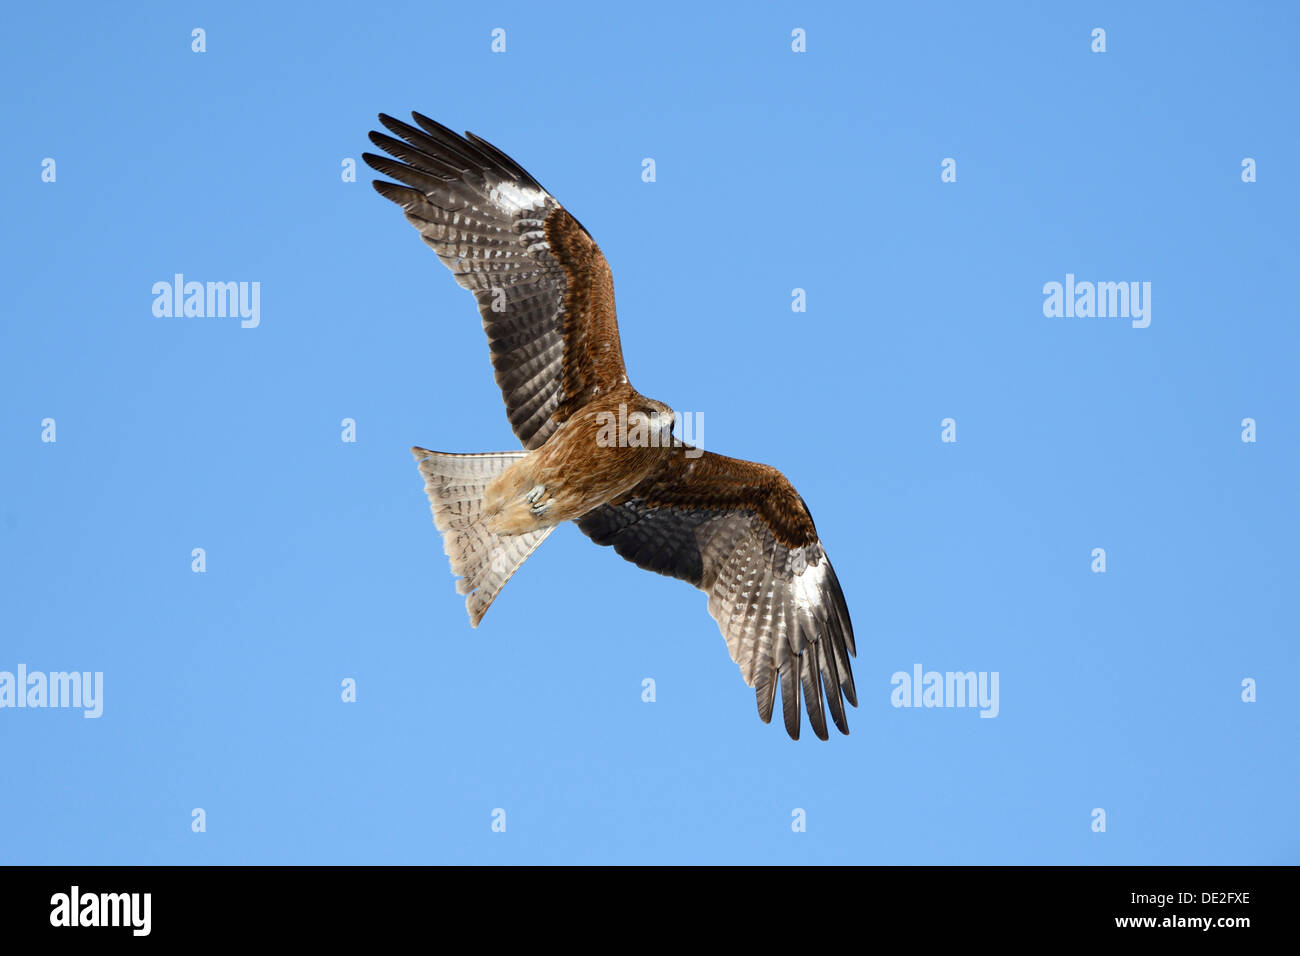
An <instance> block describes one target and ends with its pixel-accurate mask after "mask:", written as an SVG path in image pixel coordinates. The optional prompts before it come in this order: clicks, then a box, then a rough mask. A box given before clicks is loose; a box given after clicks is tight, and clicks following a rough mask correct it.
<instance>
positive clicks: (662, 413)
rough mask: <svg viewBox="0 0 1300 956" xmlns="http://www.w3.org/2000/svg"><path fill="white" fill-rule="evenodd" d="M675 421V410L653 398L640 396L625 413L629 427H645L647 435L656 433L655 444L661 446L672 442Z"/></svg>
mask: <svg viewBox="0 0 1300 956" xmlns="http://www.w3.org/2000/svg"><path fill="white" fill-rule="evenodd" d="M676 421H677V414H676V412H674V411H673V410H672V409H671V408H669V407H668V406H667V405H665V404H664V403H663V402H657V401H655V400H654V399H653V398H642V399H641V400H640V401H638V402H637V404H636V405H635V406H634V407H633V408H632V409H631V410H629V411H628V415H627V423H628V427H629V428H633V427H638V426H639V427H641V428H644V429H645V432H646V434H647V435H649V434H654V435H657V436H658V438H659V440H658V442H656V444H658V445H661V446H666V445H670V444H671V443H672V433H673V425H674V424H675V423H676Z"/></svg>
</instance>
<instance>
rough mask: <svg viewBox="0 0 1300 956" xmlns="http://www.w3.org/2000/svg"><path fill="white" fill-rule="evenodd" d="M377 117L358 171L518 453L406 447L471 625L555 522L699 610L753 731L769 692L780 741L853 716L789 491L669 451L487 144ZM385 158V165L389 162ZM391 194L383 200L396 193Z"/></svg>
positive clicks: (841, 638) (578, 266)
mask: <svg viewBox="0 0 1300 956" xmlns="http://www.w3.org/2000/svg"><path fill="white" fill-rule="evenodd" d="M412 115H413V117H414V119H415V122H416V124H417V125H416V126H411V125H409V124H407V123H403V122H401V121H400V120H396V119H393V118H392V117H390V116H386V115H383V114H380V117H379V119H380V122H381V123H383V125H384V126H385V128H387V129H388V130H389V132H391V133H393V134H395V135H396V136H397V137H400V138H394V137H393V136H389V135H386V134H384V133H379V132H372V133H371V134H370V139H371V141H372V142H373V143H374V144H375V145H376V146H378V147H379V148H381V149H383V150H384V151H385V152H387V153H388V154H389V156H378V155H375V154H372V153H366V154H364V159H365V160H366V162H367V163H369V164H370V165H371V166H372V167H373V168H374V169H376V170H378V171H379V172H381V173H383V174H384V175H387V176H389V177H391V178H392V179H395V180H397V181H398V182H397V183H392V182H385V181H376V182H375V188H376V189H377V190H378V191H379V192H380V193H381V194H382V195H384V196H386V197H387V198H389V199H391V200H393V201H394V202H396V203H397V204H398V205H400V206H401V207H402V208H403V210H405V212H406V218H407V219H408V220H409V221H410V222H411V224H412V225H414V226H415V227H416V228H417V229H418V230H419V231H420V235H421V236H422V237H423V239H424V241H425V242H426V243H428V244H429V245H430V246H431V247H432V248H433V250H434V251H435V252H436V253H437V254H438V257H439V258H440V259H441V260H442V262H443V263H444V264H445V265H446V266H447V267H448V268H449V269H451V271H452V273H453V274H454V276H455V277H456V281H457V282H459V283H460V284H461V285H462V286H464V287H465V288H467V289H469V290H471V291H472V292H473V293H474V297H475V299H477V301H478V304H479V314H480V315H481V317H482V320H483V329H484V331H485V332H486V333H487V337H488V343H489V345H490V347H491V354H492V366H493V369H494V371H495V375H496V381H497V384H498V386H500V388H501V394H502V398H503V399H504V400H505V405H506V414H507V416H508V418H509V420H510V424H511V427H512V428H513V429H514V432H515V435H516V436H517V437H518V439H519V441H520V442H521V443H522V445H523V447H524V450H523V451H518V452H497V453H488V454H479V455H454V454H448V453H444V452H433V451H429V450H427V449H424V448H418V447H417V448H413V449H412V451H413V453H414V454H415V457H416V460H417V462H418V463H419V467H420V471H421V473H422V474H423V476H424V479H425V491H426V493H427V494H428V496H429V501H430V505H431V508H432V511H433V516H434V522H435V523H436V525H437V527H438V529H439V531H441V532H442V535H443V542H444V546H445V550H446V552H447V554H448V556H449V558H450V561H451V566H452V571H453V573H454V574H456V575H457V576H458V578H459V580H458V581H457V589H458V590H459V591H460V592H461V593H462V594H465V595H466V608H467V610H468V611H469V615H470V622H471V624H473V625H474V626H476V627H477V626H478V623H479V621H480V620H481V619H482V616H483V614H484V613H486V611H487V609H488V607H489V606H490V605H491V603H492V601H493V600H494V599H495V598H496V595H497V594H498V593H500V590H501V588H502V587H503V586H504V585H505V583H506V581H508V580H509V578H510V576H511V575H513V574H514V572H515V571H516V570H517V569H518V567H519V566H520V565H521V564H522V563H523V562H524V561H525V560H526V559H527V557H528V556H529V555H530V554H531V553H532V552H533V551H534V550H536V548H537V547H539V546H540V545H541V543H542V542H543V541H545V540H546V537H547V536H548V535H549V534H550V533H551V531H552V530H554V528H555V527H556V526H557V525H558V524H559V523H561V522H564V521H575V522H576V523H577V525H578V527H579V528H580V529H581V530H582V531H583V532H584V533H585V534H586V535H587V536H588V537H590V538H591V539H592V540H593V541H595V542H596V543H597V544H601V545H610V546H612V547H613V548H614V550H615V551H616V552H617V553H618V554H620V555H621V556H623V557H624V558H626V559H628V560H629V561H632V562H633V563H635V564H636V565H637V566H639V567H642V568H645V569H647V570H650V571H655V572H657V573H659V574H666V575H669V576H672V577H676V578H680V579H682V580H684V581H687V582H689V583H690V584H692V585H694V586H695V587H697V588H699V589H701V590H702V591H704V592H705V593H706V594H708V596H709V613H710V614H712V615H713V617H714V618H715V619H716V620H717V622H718V626H719V628H720V629H721V631H722V634H723V637H724V638H725V639H726V641H727V647H728V650H729V651H730V652H731V657H732V660H734V661H735V662H736V664H737V665H738V666H739V667H740V671H741V675H742V676H743V677H744V679H745V682H746V683H747V684H749V686H751V687H753V688H754V690H755V694H756V697H757V701H758V710H759V715H760V717H762V719H763V720H764V721H770V720H771V717H772V710H773V706H774V704H775V700H776V691H777V688H778V686H779V687H780V690H781V703H782V712H783V715H784V720H785V726H786V730H787V732H788V733H789V734H790V736H791V737H794V738H796V739H797V738H798V736H799V723H800V706H799V705H800V700H799V698H800V696H801V692H802V696H803V702H804V706H805V707H806V709H807V712H808V717H809V720H810V721H811V723H812V726H813V730H814V732H815V733H816V734H817V736H818V737H820V738H822V739H826V737H827V724H826V712H827V711H829V712H830V716H831V720H832V721H833V722H834V724H835V726H836V727H838V728H839V730H840V731H841V732H842V733H846V734H847V733H848V723H847V721H846V719H845V713H844V701H845V700H847V701H848V702H849V703H850V704H852V705H854V706H856V705H857V694H856V691H855V689H854V685H853V673H852V670H851V668H850V664H849V659H850V657H852V656H854V655H855V654H856V649H855V647H854V641H853V627H852V624H851V623H850V620H849V612H848V607H847V606H846V604H845V602H844V594H843V591H842V590H841V588H840V584H839V581H838V579H837V578H836V576H835V571H834V569H833V568H832V567H831V564H830V561H829V559H828V558H827V557H826V553H825V551H824V550H823V549H822V546H821V543H820V541H819V539H818V536H817V529H816V527H815V526H814V525H813V520H812V516H811V515H810V514H809V513H808V508H807V506H806V505H805V504H804V501H803V499H802V498H801V497H799V494H798V492H796V491H795V489H794V487H793V486H792V485H791V484H790V482H789V481H787V480H786V478H785V476H784V475H782V474H781V473H780V472H779V471H777V470H776V469H775V468H772V467H770V466H768V465H760V464H756V463H754V462H749V461H741V460H739V459H735V458H726V457H723V456H722V455H715V454H712V453H711V452H703V451H701V450H700V449H696V448H692V447H690V446H688V445H684V444H682V443H681V442H680V441H678V440H677V439H676V438H674V437H673V436H672V434H671V430H672V425H673V420H674V415H673V412H672V410H671V409H670V408H669V407H668V406H667V405H664V404H663V403H662V402H657V401H655V400H653V399H649V398H646V397H645V396H643V395H641V394H640V393H639V392H637V391H636V389H635V388H633V387H632V385H631V384H630V383H629V382H628V380H627V370H626V368H625V366H624V364H623V351H622V345H621V343H620V340H619V334H618V319H617V316H616V313H615V308H614V280H613V277H612V275H611V274H610V270H609V265H608V263H606V261H605V257H604V256H603V255H602V254H601V252H600V249H599V247H597V245H596V243H595V242H594V241H593V240H592V238H591V236H590V235H589V234H588V233H587V231H586V229H584V228H583V227H582V225H581V224H580V223H579V222H578V221H577V220H576V219H574V218H573V216H571V215H570V214H569V213H568V212H567V211H565V209H564V208H563V207H562V206H561V205H560V204H559V203H558V202H557V201H556V200H555V198H554V197H553V196H551V195H550V193H548V192H547V191H546V190H545V189H543V188H542V187H541V185H539V184H538V183H537V181H536V180H535V179H533V177H532V176H530V175H529V174H528V173H527V172H526V171H524V169H523V168H522V167H520V166H519V165H518V164H517V163H515V162H514V161H513V160H512V159H510V158H509V157H508V156H506V155H505V154H504V153H502V152H501V151H500V150H498V149H497V148H496V147H494V146H492V145H491V144H490V143H488V142H486V141H485V140H483V139H480V138H479V137H477V136H475V135H474V134H472V133H466V134H465V136H464V137H461V136H459V135H457V134H456V133H454V132H452V131H451V130H449V129H447V128H446V127H444V126H441V125H440V124H438V123H435V122H434V121H433V120H431V119H428V118H427V117H424V116H421V115H420V114H418V113H414V114H412ZM390 157H395V158H390ZM399 184H401V185H399Z"/></svg>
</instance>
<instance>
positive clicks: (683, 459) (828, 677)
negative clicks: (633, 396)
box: [578, 446, 858, 740]
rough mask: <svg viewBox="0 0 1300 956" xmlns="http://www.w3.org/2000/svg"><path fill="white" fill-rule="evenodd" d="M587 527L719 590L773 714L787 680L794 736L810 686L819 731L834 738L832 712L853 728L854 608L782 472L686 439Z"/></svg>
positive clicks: (596, 537) (838, 722) (788, 724)
mask: <svg viewBox="0 0 1300 956" xmlns="http://www.w3.org/2000/svg"><path fill="white" fill-rule="evenodd" d="M578 527H579V528H581V529H582V531H583V533H585V534H586V535H587V536H588V537H590V538H591V539H592V540H593V541H595V542H596V543H597V544H604V545H613V547H614V550H615V551H617V552H618V553H619V554H620V555H622V556H623V557H624V558H627V560H629V561H631V562H632V563H634V564H636V565H637V566H638V567H641V568H645V569H646V570H647V571H656V572H658V573H659V574H666V575H669V576H671V577H675V578H681V579H682V580H684V581H688V582H690V583H691V584H693V585H695V587H697V588H699V589H700V590H702V591H704V592H705V593H706V594H708V595H709V613H710V614H712V615H713V617H714V618H715V619H716V620H717V622H718V627H719V628H720V629H721V630H722V636H723V637H724V638H726V640H727V648H728V649H729V650H730V651H731V659H732V660H734V661H735V662H736V664H737V665H739V667H740V673H741V675H742V676H743V677H744V678H745V683H746V684H748V685H749V686H750V687H753V688H754V690H755V694H756V695H757V697H758V713H759V716H760V717H761V718H762V719H763V721H764V722H768V721H770V720H771V719H772V705H773V702H774V701H775V699H776V688H777V683H778V679H779V682H780V685H781V707H782V711H783V713H784V716H785V728H786V731H787V733H789V734H790V736H791V737H793V738H795V739H796V740H797V739H798V738H799V721H800V717H799V692H800V688H801V687H802V689H803V697H804V704H805V706H806V708H807V710H808V719H809V720H810V721H811V723H812V727H813V731H814V732H815V733H816V734H817V736H818V737H820V738H822V739H823V740H825V739H826V737H827V731H826V711H827V710H829V711H830V714H831V718H832V719H833V720H834V722H835V726H836V727H838V728H839V730H840V732H841V733H845V734H847V733H848V732H849V727H848V721H847V720H846V718H845V715H844V700H847V701H848V702H849V703H850V704H852V705H853V706H855V707H856V706H857V703H858V700H857V691H856V690H855V689H854V686H853V671H852V670H851V669H850V666H849V658H850V656H856V655H857V650H856V648H855V647H854V643H853V625H852V623H851V622H850V621H849V610H848V607H847V606H846V605H845V603H844V594H843V592H842V591H841V590H840V582H839V580H838V579H837V578H836V577H835V571H834V569H833V568H832V567H831V563H830V561H829V559H827V557H826V552H825V551H824V550H823V549H822V546H821V542H820V541H819V540H818V538H817V529H816V527H815V526H814V525H813V521H812V516H811V515H809V513H808V508H807V506H806V505H805V504H804V502H803V499H802V498H801V497H799V493H798V492H797V491H795V490H794V486H793V485H791V484H790V482H789V481H787V480H786V478H785V476H784V475H782V474H781V473H780V472H779V471H777V470H776V469H775V468H772V467H769V466H768V465H759V464H755V463H754V462H750V461H740V460H738V459H735V458H724V457H723V456H722V455H714V454H712V453H709V452H704V453H702V454H701V453H700V452H699V450H698V449H693V448H690V447H689V446H677V447H674V448H672V449H671V450H670V451H669V452H668V454H667V455H666V456H665V461H664V466H663V468H662V469H661V470H660V471H659V472H658V473H657V474H655V475H654V476H652V477H650V478H648V479H646V480H645V481H643V482H642V483H641V484H640V485H638V486H637V487H636V488H634V489H633V490H632V491H631V492H629V493H628V494H627V495H625V496H624V497H623V498H621V499H619V500H617V501H614V502H611V503H610V504H607V505H601V506H600V507H599V508H596V509H595V510H594V511H591V512H588V513H587V514H586V515H584V516H583V517H581V518H579V519H578ZM823 688H825V694H824V695H823V693H822V689H823ZM841 697H842V698H843V699H841Z"/></svg>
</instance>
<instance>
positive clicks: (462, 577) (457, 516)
mask: <svg viewBox="0 0 1300 956" xmlns="http://www.w3.org/2000/svg"><path fill="white" fill-rule="evenodd" d="M411 453H412V454H413V455H415V459H416V461H417V462H418V463H419V466H420V474H422V475H423V476H424V492H425V494H427V495H428V496H429V507H430V510H431V511H432V512H433V523H434V524H435V525H436V526H437V528H438V530H439V531H440V532H441V533H442V543H443V550H444V551H445V552H446V553H447V557H448V558H449V559H450V560H451V571H452V573H453V574H455V575H456V576H457V577H458V578H459V580H457V582H456V591H457V593H459V594H464V595H465V609H466V610H467V611H468V612H469V623H470V625H471V626H472V627H478V622H479V621H480V620H482V618H483V615H484V614H486V613H487V609H488V608H489V607H491V606H492V602H493V601H494V600H496V596H497V595H498V594H500V593H501V589H502V588H503V587H505V585H506V582H507V581H509V580H510V578H511V576H512V575H513V574H514V573H515V571H517V570H518V569H519V566H520V565H521V564H523V563H524V561H526V560H527V559H528V556H529V555H530V554H532V553H533V552H534V551H536V550H537V548H538V546H540V545H541V543H542V542H543V541H545V540H546V538H547V536H549V535H550V533H551V532H552V531H554V530H555V527H554V526H552V527H549V528H543V529H541V530H540V531H528V532H525V533H524V534H514V535H499V534H493V533H492V532H491V531H489V530H488V528H487V525H486V522H484V521H483V520H482V517H483V493H484V492H485V491H486V490H487V486H488V485H489V484H491V482H492V479H494V478H496V476H497V475H499V474H501V472H503V471H505V470H506V469H507V468H509V467H510V466H511V465H513V464H514V463H515V462H517V461H519V460H520V459H522V458H525V457H527V455H528V453H527V452H524V451H502V452H487V453H484V454H477V455H454V454H450V453H447V452H438V451H429V449H427V448H420V447H418V446H417V447H415V448H412V449H411Z"/></svg>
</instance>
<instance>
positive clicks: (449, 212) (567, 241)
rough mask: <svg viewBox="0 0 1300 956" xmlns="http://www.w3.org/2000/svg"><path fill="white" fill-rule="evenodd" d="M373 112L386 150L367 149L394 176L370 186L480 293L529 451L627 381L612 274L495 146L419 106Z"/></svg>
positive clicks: (587, 239)
mask: <svg viewBox="0 0 1300 956" xmlns="http://www.w3.org/2000/svg"><path fill="white" fill-rule="evenodd" d="M411 115H412V116H413V118H414V119H415V122H416V123H417V124H418V127H419V128H417V127H415V126H410V125H408V124H406V123H403V122H402V121H401V120H397V119H394V118H393V117H391V116H386V115H384V114H383V113H381V114H379V121H380V122H381V123H382V124H383V125H384V126H385V127H386V128H387V129H388V130H389V131H390V132H392V133H394V134H395V135H396V136H398V137H400V139H395V138H394V137H393V136H387V135H385V134H383V133H379V132H372V133H371V134H370V140H371V142H373V143H374V144H375V145H376V146H378V147H379V148H380V149H382V150H384V151H385V152H386V153H388V154H390V156H392V157H395V158H389V156H376V155H375V154H373V153H363V154H362V158H363V159H365V161H366V162H367V163H368V164H369V165H370V166H371V167H373V168H374V169H376V170H378V171H379V172H381V173H383V174H384V175H385V176H390V177H392V178H393V179H396V180H397V181H398V182H399V183H404V184H405V185H398V184H397V183H390V182H384V181H381V180H376V181H375V184H374V185H375V189H377V190H378V191H379V192H380V193H381V194H382V195H384V196H386V197H388V198H389V199H391V200H393V202H395V203H397V204H398V205H399V206H401V207H402V208H403V209H404V210H405V211H406V218H407V219H408V220H409V221H410V222H411V224H412V225H413V226H415V227H416V228H417V229H418V230H420V235H421V237H422V238H423V239H424V241H425V242H427V243H428V244H429V245H430V246H432V247H433V250H434V251H435V252H436V253H437V254H438V258H439V259H441V260H442V262H443V264H444V265H445V266H447V268H449V269H450V270H451V271H452V273H453V274H454V275H455V277H456V281H457V282H459V283H460V284H461V285H462V286H464V287H465V288H466V289H469V290H470V291H471V292H473V293H474V298H475V299H477V300H478V305H479V312H480V314H481V315H482V316H483V330H484V331H485V332H487V336H488V342H489V344H490V345H491V348H492V367H493V368H494V369H495V371H496V380H497V384H498V385H499V386H500V387H501V394H502V397H503V398H504V399H505V403H506V413H507V414H508V415H509V417H510V425H511V427H512V428H513V429H514V432H515V435H516V436H518V438H519V440H520V442H522V443H523V446H524V447H525V448H529V449H532V448H537V447H539V446H540V445H541V444H542V443H543V442H545V441H546V439H547V438H548V437H549V436H550V434H551V432H553V431H554V430H555V428H556V426H557V425H559V424H560V423H561V422H563V421H564V420H565V419H566V418H568V416H569V415H570V414H572V413H573V412H574V411H576V410H577V409H578V408H580V407H581V406H582V405H584V404H586V402H587V401H589V400H590V399H591V398H592V397H594V396H595V395H597V394H599V393H600V391H602V390H604V389H607V388H609V387H611V386H612V385H616V384H618V383H620V382H626V381H627V372H626V369H625V368H624V365H623V349H622V346H621V344H620V342H619V337H618V320H617V318H616V316H615V312H614V280H613V277H612V276H611V275H610V271H609V265H608V263H606V262H605V257H604V256H603V255H602V254H601V251H600V249H599V248H598V247H597V246H596V243H595V242H594V241H593V240H592V238H591V236H590V235H589V234H588V233H587V230H586V229H584V228H583V227H582V224H581V223H579V222H578V221H577V220H576V219H574V218H573V217H572V216H571V215H569V213H568V212H566V211H565V209H564V207H563V206H561V205H560V204H559V203H558V202H556V200H555V198H554V197H553V196H552V195H551V194H550V193H548V192H547V191H546V190H545V189H543V188H542V187H541V186H540V185H539V184H538V182H537V180H535V179H533V177H532V176H530V175H528V173H527V172H525V171H524V169H523V168H522V167H521V166H520V165H519V164H518V163H516V162H515V161H514V160H512V159H511V158H510V157H509V156H506V155H505V154H504V153H502V152H501V151H500V150H499V149H497V148H496V147H495V146H493V145H492V144H491V143H488V142H487V141H485V140H483V139H480V138H479V137H477V136H475V135H474V134H473V133H466V134H465V136H464V137H462V136H459V135H457V134H456V133H454V132H452V131H451V130H449V129H447V127H445V126H442V125H440V124H438V123H435V122H434V121H433V120H431V119H429V118H428V117H426V116H421V115H420V114H419V113H412V114H411Z"/></svg>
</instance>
